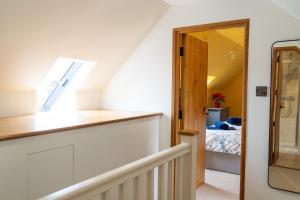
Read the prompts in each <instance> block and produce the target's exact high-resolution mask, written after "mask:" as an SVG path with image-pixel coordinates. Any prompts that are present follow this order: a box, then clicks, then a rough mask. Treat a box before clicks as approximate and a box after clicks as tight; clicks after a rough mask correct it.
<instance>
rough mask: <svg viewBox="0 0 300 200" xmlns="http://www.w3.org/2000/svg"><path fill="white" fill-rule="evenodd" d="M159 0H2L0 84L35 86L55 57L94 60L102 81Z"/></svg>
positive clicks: (87, 85) (97, 81)
mask: <svg viewBox="0 0 300 200" xmlns="http://www.w3.org/2000/svg"><path fill="white" fill-rule="evenodd" d="M167 7H168V4H167V3H165V2H164V1H162V0H151V1H148V0H126V1H120V0H42V1H41V0H26V1H20V0H1V1H0V29H1V33H0V44H1V45H0V55H1V59H0V90H35V89H36V88H37V87H38V86H39V84H40V83H41V82H42V80H43V79H44V78H45V76H46V75H47V73H48V72H49V70H50V69H51V67H52V65H53V64H54V62H55V61H56V59H57V58H58V57H67V58H74V59H82V60H89V61H95V62H96V63H97V64H96V66H95V68H94V69H93V71H92V73H91V74H90V75H89V76H88V77H87V80H86V81H85V82H84V84H83V85H82V88H81V89H84V90H92V89H100V88H102V87H104V85H105V84H106V82H107V81H109V80H110V79H111V78H112V76H113V75H114V73H115V72H116V71H117V69H118V68H119V67H120V66H121V65H122V64H123V63H124V62H125V61H126V59H127V58H128V57H129V56H130V54H131V52H132V51H133V50H134V49H135V48H136V47H137V45H138V44H139V43H140V41H141V40H142V39H143V38H144V37H145V35H146V34H147V32H148V31H149V30H150V29H151V28H152V26H153V25H154V24H155V23H156V22H157V20H158V19H159V18H160V17H161V15H162V14H163V13H164V11H165V10H166V9H167Z"/></svg>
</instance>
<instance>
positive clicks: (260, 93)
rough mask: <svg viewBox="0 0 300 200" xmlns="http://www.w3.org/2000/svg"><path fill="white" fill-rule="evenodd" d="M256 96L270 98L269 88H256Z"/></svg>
mask: <svg viewBox="0 0 300 200" xmlns="http://www.w3.org/2000/svg"><path fill="white" fill-rule="evenodd" d="M256 96H257V97H266V96H268V87H267V86H256Z"/></svg>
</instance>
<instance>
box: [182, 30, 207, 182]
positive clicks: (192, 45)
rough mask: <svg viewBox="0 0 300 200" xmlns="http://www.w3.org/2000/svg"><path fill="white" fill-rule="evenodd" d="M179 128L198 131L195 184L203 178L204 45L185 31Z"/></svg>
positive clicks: (205, 54)
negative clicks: (180, 123)
mask: <svg viewBox="0 0 300 200" xmlns="http://www.w3.org/2000/svg"><path fill="white" fill-rule="evenodd" d="M183 47H184V52H183V59H182V84H183V87H182V92H181V99H182V110H183V119H182V127H183V129H185V130H197V131H199V136H198V138H199V140H198V169H197V185H201V184H203V183H204V181H205V179H204V178H205V177H204V174H205V173H204V172H205V171H204V170H205V163H204V161H205V158H204V156H205V145H206V144H205V130H206V115H205V110H206V106H207V68H208V66H207V62H208V45H207V43H206V42H203V41H201V40H199V39H197V38H195V37H193V36H190V35H188V34H186V35H184V37H183Z"/></svg>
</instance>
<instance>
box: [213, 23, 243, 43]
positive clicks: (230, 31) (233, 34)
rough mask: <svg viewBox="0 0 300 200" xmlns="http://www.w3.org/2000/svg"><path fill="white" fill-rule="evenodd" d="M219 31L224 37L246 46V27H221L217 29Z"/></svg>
mask: <svg viewBox="0 0 300 200" xmlns="http://www.w3.org/2000/svg"><path fill="white" fill-rule="evenodd" d="M216 32H217V33H220V34H221V35H223V36H224V37H226V38H228V39H229V40H231V41H233V42H235V43H236V44H238V45H240V46H242V47H243V46H244V42H245V41H244V40H245V37H244V28H243V27H236V28H226V29H219V30H216Z"/></svg>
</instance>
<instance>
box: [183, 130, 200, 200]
mask: <svg viewBox="0 0 300 200" xmlns="http://www.w3.org/2000/svg"><path fill="white" fill-rule="evenodd" d="M198 133H199V131H191V130H182V131H179V135H180V136H181V143H188V144H190V152H189V153H188V154H186V155H185V156H184V158H183V165H182V167H183V169H182V199H184V200H196V188H197V152H198Z"/></svg>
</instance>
